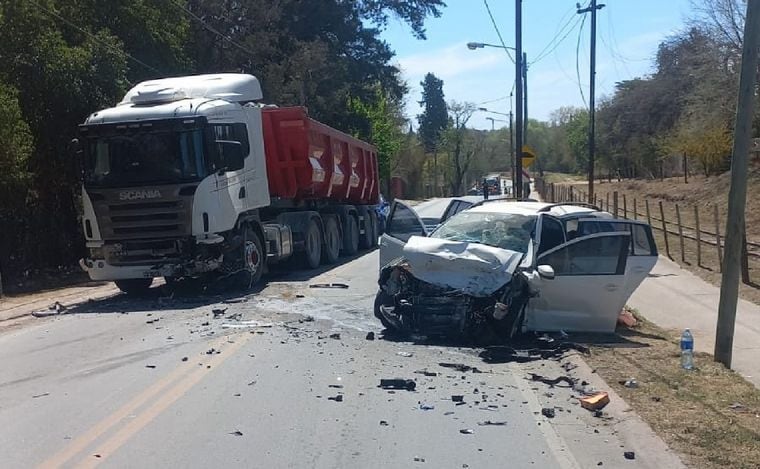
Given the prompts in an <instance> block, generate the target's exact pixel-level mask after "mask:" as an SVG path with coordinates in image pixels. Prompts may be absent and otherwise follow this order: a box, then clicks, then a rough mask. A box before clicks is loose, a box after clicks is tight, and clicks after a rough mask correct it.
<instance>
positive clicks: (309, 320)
mask: <svg viewBox="0 0 760 469" xmlns="http://www.w3.org/2000/svg"><path fill="white" fill-rule="evenodd" d="M303 322H314V316H306V317H305V318H303Z"/></svg>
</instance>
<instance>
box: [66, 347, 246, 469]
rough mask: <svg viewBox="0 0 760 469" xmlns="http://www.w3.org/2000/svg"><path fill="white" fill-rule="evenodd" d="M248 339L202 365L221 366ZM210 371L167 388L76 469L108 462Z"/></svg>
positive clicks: (201, 370) (193, 374)
mask: <svg viewBox="0 0 760 469" xmlns="http://www.w3.org/2000/svg"><path fill="white" fill-rule="evenodd" d="M250 338H251V334H241V335H238V336H236V340H235V342H234V343H232V344H230V346H229V347H226V348H225V349H224V350H223V352H224V353H222V354H221V355H216V356H212V358H211V359H209V361H208V362H207V363H204V365H205V364H209V363H212V362H213V363H214V364H215V365H217V366H218V365H220V364H221V363H222V362H224V361H225V360H226V359H227V358H229V357H231V356H232V355H234V354H235V352H236V351H237V350H238V349H240V347H242V346H243V345H245V343H246V342H248V340H249V339H250ZM224 339H225V341H226V340H227V337H225V338H224ZM213 370H214V369H209V368H206V367H205V366H203V367H199V368H198V369H196V370H195V371H192V372H190V373H189V374H188V375H187V376H185V377H184V378H182V379H181V380H180V381H179V382H178V383H177V384H176V385H174V386H173V387H171V388H169V389H168V390H167V391H166V392H165V393H163V394H162V395H161V396H160V397H159V398H158V400H156V402H154V403H153V404H152V405H151V406H150V407H148V408H147V409H145V410H144V411H143V412H141V413H139V414H137V416H135V418H134V419H132V420H130V421H129V422H128V423H127V424H126V425H124V426H123V427H122V428H121V429H119V430H118V431H117V432H116V433H115V434H114V435H113V436H111V437H110V438H109V439H108V440H106V441H105V442H104V443H102V444H101V445H99V446H98V447H97V448H96V450H95V451H93V454H99V455H100V458H95V457H94V456H92V455H88V456H86V457H85V458H84V459H83V460H82V461H81V462H80V463H79V464H77V465H76V467H78V468H93V467H96V466H97V465H98V464H100V463H101V462H103V461H104V460H105V459H107V458H108V456H110V455H112V454H114V453H115V452H116V451H117V450H118V449H119V448H121V447H122V446H123V445H124V443H126V442H127V441H129V439H130V438H132V437H133V436H134V435H135V434H137V433H138V432H139V431H140V430H142V429H143V428H145V426H147V425H148V424H149V423H150V422H152V421H153V420H154V419H155V418H156V417H158V416H159V415H161V413H162V412H163V411H165V410H166V409H167V408H168V407H169V406H171V405H172V404H173V403H174V402H176V401H177V400H179V398H181V397H182V396H184V395H185V393H187V391H189V390H190V389H191V388H192V387H193V386H195V385H196V384H197V383H198V382H200V381H201V380H202V379H203V378H204V377H206V375H208V374H209V373H211V372H212V371H213Z"/></svg>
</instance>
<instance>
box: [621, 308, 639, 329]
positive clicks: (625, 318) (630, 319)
mask: <svg viewBox="0 0 760 469" xmlns="http://www.w3.org/2000/svg"><path fill="white" fill-rule="evenodd" d="M617 322H618V324H620V325H621V326H625V327H628V328H631V327H636V324H638V321H637V320H636V316H634V315H633V313H632V312H631V310H629V309H623V311H621V312H620V315H619V316H618V319H617Z"/></svg>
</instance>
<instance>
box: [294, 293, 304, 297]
mask: <svg viewBox="0 0 760 469" xmlns="http://www.w3.org/2000/svg"><path fill="white" fill-rule="evenodd" d="M296 298H306V296H304V295H301V294H300V293H299V294H297V295H296Z"/></svg>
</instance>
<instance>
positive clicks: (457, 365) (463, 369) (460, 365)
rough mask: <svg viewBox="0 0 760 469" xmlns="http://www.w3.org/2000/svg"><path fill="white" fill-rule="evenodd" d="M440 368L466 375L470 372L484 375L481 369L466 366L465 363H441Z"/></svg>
mask: <svg viewBox="0 0 760 469" xmlns="http://www.w3.org/2000/svg"><path fill="white" fill-rule="evenodd" d="M438 365H439V366H442V367H444V368H453V369H455V370H457V371H460V372H462V373H466V372H468V371H472V372H473V373H482V371H480V370H479V369H477V368H475V367H474V366H469V365H465V364H463V363H445V362H443V363H439V364H438Z"/></svg>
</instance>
